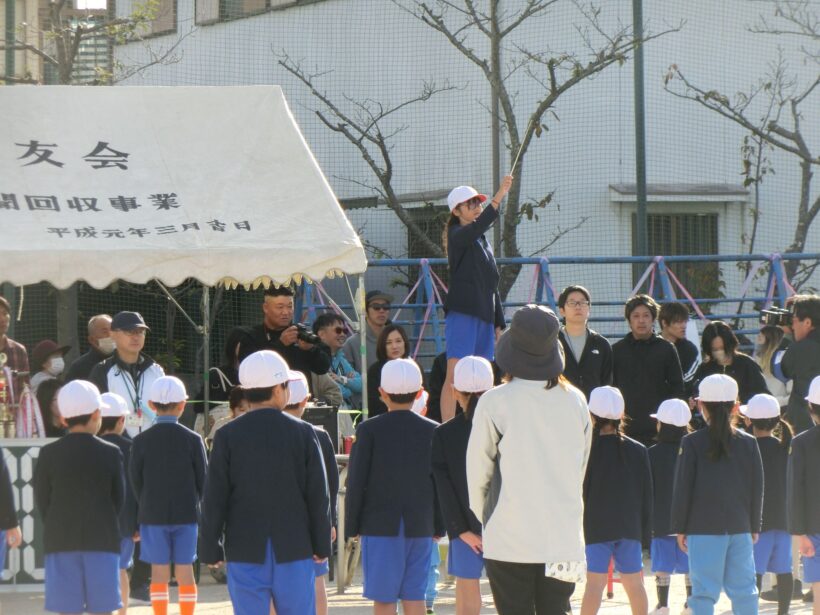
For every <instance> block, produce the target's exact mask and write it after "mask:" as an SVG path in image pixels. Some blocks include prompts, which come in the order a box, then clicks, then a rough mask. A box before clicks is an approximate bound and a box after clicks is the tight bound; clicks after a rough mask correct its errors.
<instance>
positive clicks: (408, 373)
mask: <svg viewBox="0 0 820 615" xmlns="http://www.w3.org/2000/svg"><path fill="white" fill-rule="evenodd" d="M381 388H382V389H384V391H385V393H392V394H393V395H402V394H404V393H415V392H416V391H418V390H419V389H421V370H419V366H418V365H416V362H415V361H414V360H413V359H393V360H392V361H388V362H387V363H385V364H384V367H382V380H381Z"/></svg>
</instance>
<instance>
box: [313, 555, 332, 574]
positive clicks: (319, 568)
mask: <svg viewBox="0 0 820 615" xmlns="http://www.w3.org/2000/svg"><path fill="white" fill-rule="evenodd" d="M326 574H330V560H329V559H326V560H325V561H323V562H322V563H321V564H319V563H317V562H313V575H314V576H315V577H317V578H318V577H323V576H325V575H326Z"/></svg>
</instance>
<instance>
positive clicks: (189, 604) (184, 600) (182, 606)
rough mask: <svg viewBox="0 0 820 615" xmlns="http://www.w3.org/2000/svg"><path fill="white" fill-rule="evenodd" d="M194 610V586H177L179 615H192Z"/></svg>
mask: <svg viewBox="0 0 820 615" xmlns="http://www.w3.org/2000/svg"><path fill="white" fill-rule="evenodd" d="M195 608H196V585H180V586H179V613H180V615H194V609H195Z"/></svg>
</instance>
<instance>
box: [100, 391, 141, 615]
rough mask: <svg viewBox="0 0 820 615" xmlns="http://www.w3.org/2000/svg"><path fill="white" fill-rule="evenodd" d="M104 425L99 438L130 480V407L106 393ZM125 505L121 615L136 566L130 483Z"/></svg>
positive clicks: (134, 510)
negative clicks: (113, 450)
mask: <svg viewBox="0 0 820 615" xmlns="http://www.w3.org/2000/svg"><path fill="white" fill-rule="evenodd" d="M101 398H102V400H103V407H102V409H101V412H102V421H101V423H100V431H99V432H98V433H97V435H98V436H99V437H100V438H101V439H103V440H105V441H106V442H110V443H111V444H114V445H116V446H117V447H118V448H119V449H120V452H121V453H122V459H123V465H124V467H125V475H126V477H127V476H128V466H129V463H130V461H131V444H132V441H131V440H130V439H129V438H126V437H124V436H123V435H122V432H123V431H124V430H125V418H126V417H127V416H128V414H129V410H128V403H127V402H126V401H125V399H124V398H123V397H122V396H120V395H117V394H116V393H103V394H102V395H101ZM125 482H126V485H125V504H124V505H123V507H122V510H121V511H120V536H121V537H122V540H121V541H120V590H121V593H122V608H121V609H120V615H125V613H126V612H127V611H128V594H129V591H128V590H129V588H128V569H129V568H130V567H131V566H132V565H133V563H134V539H135V538H136V537H137V536H138V535H139V533H138V531H137V530H138V529H139V528H138V527H137V499H136V497H134V490H133V488H132V487H131V484H130V482H129V481H128V480H126V481H125Z"/></svg>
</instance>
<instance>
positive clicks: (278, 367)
mask: <svg viewBox="0 0 820 615" xmlns="http://www.w3.org/2000/svg"><path fill="white" fill-rule="evenodd" d="M287 381H288V364H287V362H286V361H285V360H284V359H283V358H282V356H281V355H280V354H279V353H278V352H274V351H273V350H259V351H257V352H254V353H253V354H251V355H248V356H247V357H245V360H244V361H242V363H240V364H239V384H241V385H242V387H243V388H245V389H266V388H268V387H272V386H276V385H277V384H282V383H283V382H287Z"/></svg>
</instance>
